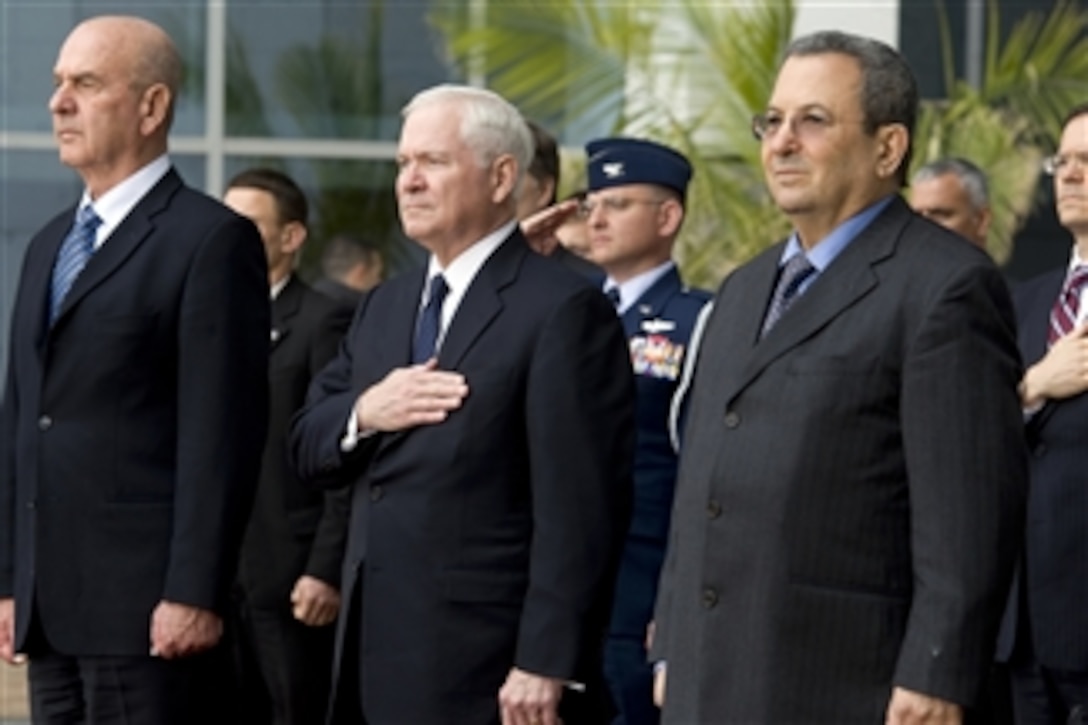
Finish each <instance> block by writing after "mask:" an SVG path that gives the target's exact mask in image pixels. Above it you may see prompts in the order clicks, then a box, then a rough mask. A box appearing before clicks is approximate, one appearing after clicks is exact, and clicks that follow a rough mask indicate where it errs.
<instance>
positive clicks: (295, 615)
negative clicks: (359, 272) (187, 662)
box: [223, 168, 351, 725]
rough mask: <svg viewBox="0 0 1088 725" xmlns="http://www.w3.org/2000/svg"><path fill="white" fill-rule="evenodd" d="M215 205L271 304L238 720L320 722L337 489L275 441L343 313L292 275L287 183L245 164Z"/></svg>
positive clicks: (301, 199) (295, 247)
mask: <svg viewBox="0 0 1088 725" xmlns="http://www.w3.org/2000/svg"><path fill="white" fill-rule="evenodd" d="M223 202H224V203H225V204H226V205H227V206H229V207H230V208H232V209H234V210H235V211H236V212H238V213H239V214H241V215H242V216H245V217H248V218H250V219H252V220H253V223H254V224H256V225H257V229H258V231H260V233H261V239H262V240H263V241H264V249H265V256H266V258H267V260H268V286H269V290H270V296H271V299H272V327H271V329H270V331H269V337H270V340H269V343H270V345H271V353H270V357H269V363H268V385H269V416H268V438H267V440H266V441H265V447H264V457H263V458H262V461H261V477H260V482H259V484H258V487H257V496H256V500H255V502H254V506H253V514H252V516H251V517H250V520H249V524H248V525H247V527H246V534H245V539H244V540H243V543H242V553H241V558H240V560H239V562H238V578H237V585H236V587H235V592H234V598H233V604H234V607H235V615H236V618H237V625H238V626H237V631H236V632H235V635H236V637H235V644H236V647H235V655H236V656H235V662H236V665H237V668H238V674H239V679H240V682H241V689H242V694H243V696H244V708H243V713H244V721H245V722H247V723H253V724H254V725H268V724H272V725H310V724H312V723H321V722H322V721H323V720H324V719H325V707H326V704H327V703H328V698H329V675H330V673H331V672H332V650H333V635H334V633H335V628H334V626H333V623H334V622H335V620H336V615H337V613H338V612H339V609H340V591H339V586H340V565H341V562H342V559H343V555H344V540H345V535H346V527H347V513H348V511H347V501H346V494H345V492H343V491H338V492H334V493H327V494H326V493H322V492H321V491H314V490H311V489H308V488H305V487H303V485H302V482H301V481H299V479H298V476H297V475H296V474H295V472H294V471H293V470H292V469H291V467H290V466H289V465H288V463H287V445H286V439H287V433H288V428H289V426H290V421H291V417H292V416H293V415H294V414H295V413H296V412H297V411H298V409H299V408H301V407H302V404H303V402H304V401H305V399H306V390H307V388H308V387H309V385H310V381H311V379H313V377H314V376H315V375H317V373H318V372H319V371H320V370H321V368H322V367H324V366H325V363H327V362H328V361H329V360H330V359H331V358H332V357H333V356H334V355H335V354H336V348H337V346H338V345H339V344H340V339H341V338H342V337H343V335H344V332H345V331H346V330H347V326H348V324H349V323H350V321H351V316H350V314H349V313H348V311H347V310H346V309H344V307H343V306H341V305H338V304H337V303H335V302H334V301H333V300H330V299H329V298H327V297H325V296H324V295H321V294H319V293H317V292H315V291H314V290H312V289H311V288H310V287H309V286H308V285H307V284H306V283H305V282H303V281H302V280H301V279H299V277H298V275H296V274H295V266H296V262H297V260H298V256H299V253H300V252H301V250H302V246H303V244H304V243H305V242H306V236H307V231H306V218H307V211H308V210H307V203H306V197H305V195H304V194H303V193H302V190H301V189H299V188H298V186H297V185H296V184H295V182H294V181H292V180H291V178H290V177H288V176H286V175H285V174H283V173H282V172H279V171H276V170H274V169H263V168H257V169H247V170H245V171H242V172H241V173H239V174H238V175H237V176H235V177H234V178H233V179H231V180H230V183H229V184H228V185H227V191H226V193H225V194H224V195H223Z"/></svg>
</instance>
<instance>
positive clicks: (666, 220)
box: [658, 197, 684, 237]
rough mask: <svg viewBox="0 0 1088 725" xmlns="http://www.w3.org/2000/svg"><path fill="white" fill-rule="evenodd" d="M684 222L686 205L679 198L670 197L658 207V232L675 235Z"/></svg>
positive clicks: (665, 235) (664, 234) (663, 234)
mask: <svg viewBox="0 0 1088 725" xmlns="http://www.w3.org/2000/svg"><path fill="white" fill-rule="evenodd" d="M683 222H684V205H683V204H681V203H680V201H679V200H678V199H675V198H672V197H669V198H668V199H666V200H665V201H663V202H661V204H660V205H659V208H658V234H660V235H661V236H663V237H675V236H676V235H677V233H678V232H679V231H680V225H681V224H682V223H683Z"/></svg>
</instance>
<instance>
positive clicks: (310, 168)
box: [225, 157, 426, 279]
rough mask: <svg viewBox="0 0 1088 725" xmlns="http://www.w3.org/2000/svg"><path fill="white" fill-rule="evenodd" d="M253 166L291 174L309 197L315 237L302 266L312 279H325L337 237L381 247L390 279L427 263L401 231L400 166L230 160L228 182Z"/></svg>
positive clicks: (227, 173)
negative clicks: (327, 252)
mask: <svg viewBox="0 0 1088 725" xmlns="http://www.w3.org/2000/svg"><path fill="white" fill-rule="evenodd" d="M252 166H265V167H271V168H275V169H278V170H280V171H282V172H284V173H286V174H288V175H289V176H290V177H291V178H292V179H294V180H295V182H296V183H297V184H298V185H299V186H300V187H301V188H302V190H303V192H304V193H305V194H306V198H307V200H308V201H309V203H310V219H309V225H308V226H309V230H310V234H309V239H308V240H307V242H306V245H305V247H303V253H302V261H301V265H300V273H301V274H302V276H303V277H305V278H306V279H314V278H315V277H317V276H319V275H320V259H321V251H322V250H323V249H324V246H325V242H327V241H328V240H329V239H331V238H332V237H333V236H335V235H337V234H350V235H352V236H356V237H361V238H363V239H365V240H367V241H369V242H371V244H373V245H374V246H376V247H378V249H380V250H381V251H382V256H383V258H384V261H385V269H386V270H387V275H388V274H395V273H396V272H398V271H402V270H404V269H406V268H409V267H411V266H414V265H416V264H419V263H420V262H421V261H422V260H425V259H426V255H425V254H424V252H423V250H422V249H421V248H420V247H419V246H418V245H417V244H415V243H414V242H412V241H410V240H408V239H407V238H406V237H405V236H404V234H403V233H402V232H401V228H400V220H399V219H398V218H397V210H396V202H395V200H394V196H393V179H394V177H395V176H396V166H395V164H394V163H393V162H392V161H341V160H333V159H298V158H292V159H283V158H249V157H229V158H228V159H227V161H226V175H225V178H226V179H227V182H226V183H229V181H230V178H231V177H232V176H234V175H235V174H237V173H238V172H240V171H242V170H244V169H247V168H250V167H252Z"/></svg>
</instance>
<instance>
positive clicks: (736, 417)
mask: <svg viewBox="0 0 1088 725" xmlns="http://www.w3.org/2000/svg"><path fill="white" fill-rule="evenodd" d="M738 425H740V413H738V412H736V411H735V410H727V411H726V412H725V427H726V428H736V427H737V426H738Z"/></svg>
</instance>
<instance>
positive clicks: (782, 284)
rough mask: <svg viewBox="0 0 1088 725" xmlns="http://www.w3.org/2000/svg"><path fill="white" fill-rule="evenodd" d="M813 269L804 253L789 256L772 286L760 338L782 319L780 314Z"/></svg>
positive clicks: (794, 297) (786, 308) (796, 294)
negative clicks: (773, 286) (772, 293)
mask: <svg viewBox="0 0 1088 725" xmlns="http://www.w3.org/2000/svg"><path fill="white" fill-rule="evenodd" d="M815 271H816V268H815V267H813V266H812V262H809V261H808V257H806V256H805V255H804V253H800V252H799V253H797V254H795V255H793V256H792V257H790V258H789V260H788V261H787V262H786V264H785V265H784V266H783V267H782V271H781V272H780V273H779V275H778V285H777V286H776V287H775V288H774V295H773V296H772V297H771V304H770V305H769V306H768V307H767V317H766V318H764V320H763V330H762V332H760V335H759V336H760V337H761V338H762V337H763V336H764V335H766V334H767V333H768V332H770V331H771V328H772V327H774V326H775V325H776V324H777V323H778V321H779V320H780V319H782V315H784V314H786V310H788V309H789V308H790V305H792V304H793V302H794V300H796V299H797V297H798V293H799V292H800V290H801V285H802V284H803V283H804V281H805V280H806V279H808V278H809V277H810V276H812V274H813V273H814V272H815Z"/></svg>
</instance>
